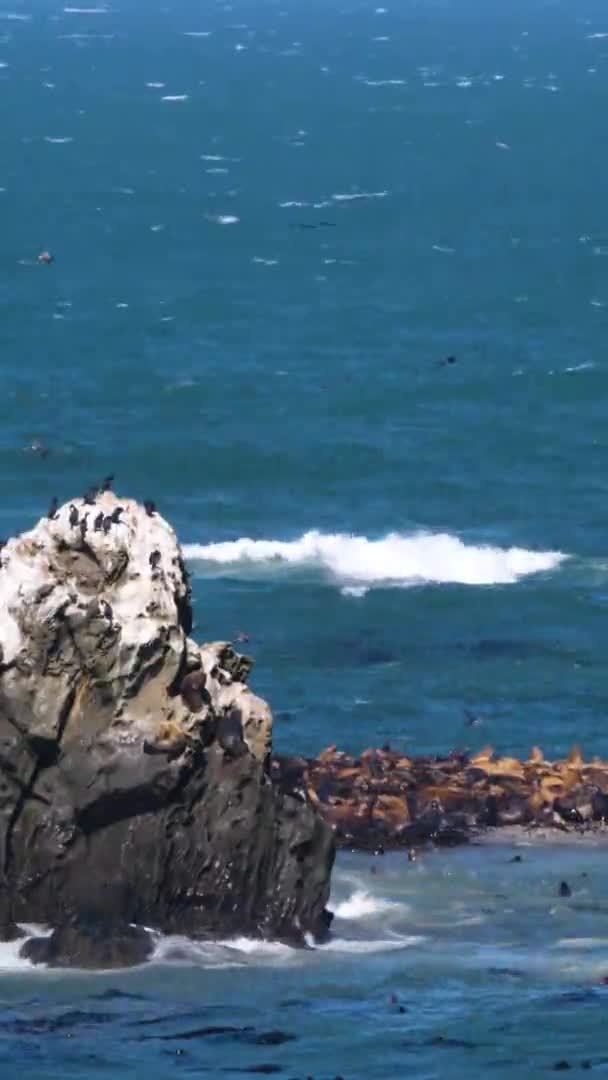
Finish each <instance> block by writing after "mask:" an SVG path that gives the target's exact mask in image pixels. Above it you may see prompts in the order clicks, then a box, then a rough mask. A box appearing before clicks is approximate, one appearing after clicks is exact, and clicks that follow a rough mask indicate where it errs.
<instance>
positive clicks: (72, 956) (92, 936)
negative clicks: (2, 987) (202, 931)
mask: <svg viewBox="0 0 608 1080" xmlns="http://www.w3.org/2000/svg"><path fill="white" fill-rule="evenodd" d="M153 947H154V946H153V941H152V937H151V936H150V934H149V933H148V931H147V930H144V928H143V927H142V926H129V925H128V924H125V923H118V924H117V925H112V924H110V923H107V922H94V921H93V922H89V923H86V922H74V923H72V924H71V925H69V926H61V927H59V929H57V930H54V931H53V933H52V934H50V935H49V936H48V937H39V938H30V939H29V941H26V943H25V945H24V946H23V947H22V949H21V956H23V957H25V958H26V959H27V960H31V961H32V963H33V964H46V965H47V967H62V968H63V967H78V968H89V969H93V970H95V969H98V968H106V969H109V968H123V967H132V966H133V965H134V964H143V963H144V961H145V960H148V959H149V957H150V956H151V954H152V951H153Z"/></svg>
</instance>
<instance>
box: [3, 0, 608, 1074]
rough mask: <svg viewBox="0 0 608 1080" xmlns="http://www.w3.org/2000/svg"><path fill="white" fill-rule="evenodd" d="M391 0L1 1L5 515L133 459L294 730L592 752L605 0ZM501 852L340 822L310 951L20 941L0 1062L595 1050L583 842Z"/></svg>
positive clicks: (138, 478)
mask: <svg viewBox="0 0 608 1080" xmlns="http://www.w3.org/2000/svg"><path fill="white" fill-rule="evenodd" d="M7 4H9V0H7ZM387 5H388V6H387V7H383V6H379V5H378V6H376V4H375V3H374V2H370V3H362V2H355V0H346V2H344V3H341V2H340V0H328V2H325V3H323V4H321V3H318V2H317V0H313V2H311V3H308V4H306V5H304V4H303V3H302V2H301V0H272V2H271V0H255V2H254V0H235V2H234V3H226V4H224V3H215V4H212V3H209V2H208V3H206V4H204V5H200V4H199V5H196V4H194V3H192V2H191V0H180V2H174V3H162V0H150V2H149V3H148V4H146V6H145V10H144V9H143V8H142V5H141V4H136V3H134V2H133V0H116V4H114V3H112V2H111V0H110V2H108V3H107V4H106V3H105V0H103V2H102V0H100V2H99V4H98V3H97V0H91V2H90V3H89V0H83V3H82V6H79V4H78V3H76V2H75V3H74V4H73V5H69V4H66V5H65V6H63V5H62V4H61V2H57V0H19V2H17V0H12V3H10V4H9V6H8V7H6V10H2V11H0V100H1V101H2V155H1V157H0V189H1V190H0V213H1V214H2V233H1V239H0V247H1V252H2V256H1V267H2V269H1V274H0V303H1V306H2V320H1V322H0V341H1V346H2V354H1V355H2V367H1V372H2V389H3V392H2V395H1V396H0V479H1V483H2V491H3V498H2V502H1V506H0V519H1V520H0V532H3V533H4V534H8V533H12V532H14V531H16V530H21V529H23V528H26V527H28V526H29V525H31V524H33V523H34V522H35V521H36V520H37V518H38V517H39V516H40V515H41V513H43V512H44V510H45V508H46V505H47V502H48V500H49V499H50V497H51V496H52V495H54V494H57V495H58V496H59V497H60V498H61V499H63V498H69V497H70V496H72V495H74V493H79V492H80V491H81V490H84V489H85V488H86V487H88V485H89V484H90V482H91V481H92V480H94V479H96V478H97V477H100V476H103V475H105V474H106V473H108V472H110V471H114V472H115V473H116V477H117V480H116V485H115V486H116V490H117V491H118V492H119V493H124V494H129V495H134V496H137V497H141V498H144V497H152V498H154V499H155V500H156V502H157V504H158V506H159V509H160V510H161V511H162V512H163V513H164V514H165V516H167V517H168V518H169V519H170V520H171V521H172V523H173V524H174V525H175V527H176V529H177V531H178V534H179V536H180V538H181V539H182V541H183V543H184V545H185V549H186V554H187V556H188V560H189V564H190V568H191V570H192V572H193V574H194V590H195V601H196V624H197V625H196V634H197V636H199V637H200V638H201V639H210V638H211V639H221V638H232V637H234V636H235V634H237V633H238V632H242V633H245V634H247V635H248V637H249V642H248V644H247V646H246V648H247V649H248V651H250V652H251V654H252V655H253V656H254V658H255V660H256V668H255V671H254V674H253V677H252V683H253V685H254V688H255V689H256V690H257V691H258V692H259V693H261V694H263V695H264V696H266V697H267V698H268V699H269V700H270V702H271V704H272V706H273V709H274V712H275V718H276V719H275V745H276V746H277V748H279V749H280V750H283V751H288V750H294V751H300V752H306V753H314V752H316V751H317V750H319V749H320V748H321V747H322V746H324V745H326V744H328V743H331V742H335V743H338V744H339V745H341V746H342V747H344V748H345V749H350V750H353V751H357V750H360V749H362V748H363V747H364V746H365V745H369V744H376V743H379V742H386V741H390V742H391V743H392V744H393V745H395V746H401V747H403V748H404V749H405V750H407V751H411V752H425V751H429V752H433V751H439V752H445V751H447V750H449V749H451V748H452V747H457V746H458V747H460V746H464V745H466V746H469V747H471V748H472V749H475V748H477V747H478V746H480V745H482V744H484V743H487V742H489V743H491V744H492V745H494V746H495V747H496V748H497V749H500V750H508V751H510V752H517V753H526V752H527V750H528V749H529V747H530V746H531V745H532V744H533V743H540V745H541V746H542V747H543V749H544V750H545V752H546V753H547V755H548V756H552V755H557V754H562V753H564V752H566V751H567V750H568V749H569V748H570V746H571V745H572V744H573V743H575V742H579V743H581V745H582V746H583V749H584V750H585V751H586V752H587V753H589V754H591V753H597V754H599V755H603V756H607V755H608V734H607V731H606V724H605V716H606V704H607V694H606V687H605V679H604V652H605V646H606V618H607V610H606V608H607V604H608V553H607V550H606V541H605V523H604V506H605V503H606V494H607V492H606V488H607V486H608V481H607V480H606V470H605V460H606V459H605V452H604V425H605V399H606V391H607V390H608V382H607V378H608V377H607V372H608V368H607V366H606V358H605V355H604V352H605V349H604V339H605V332H606V319H607V313H608V309H607V305H608V280H607V276H606V266H607V264H606V257H607V256H608V219H607V217H606V200H605V191H604V187H605V185H604V178H605V175H606V171H607V166H608V149H607V145H608V144H607V143H606V139H605V101H606V91H607V81H608V68H607V60H608V16H607V14H606V11H605V4H604V3H602V2H600V0H578V2H577V3H576V4H573V3H571V2H567V0H553V2H549V0H526V2H525V3H524V2H523V0H513V2H512V3H509V4H499V3H498V0H489V2H488V0H398V2H394V0H387ZM42 249H48V250H50V251H51V252H52V253H53V254H54V256H55V261H54V263H53V264H52V265H51V266H45V265H40V264H39V263H38V262H37V255H38V253H39V252H40V251H41V250H42ZM450 356H451V357H454V358H455V361H456V362H455V363H450V364H448V363H444V361H446V360H447V358H448V357H450ZM39 444H43V445H44V446H45V447H47V448H48V449H49V451H50V452H49V453H48V454H45V455H43V454H41V453H39V452H36V451H35V450H32V449H31V448H32V446H34V447H36V446H38V445H39ZM464 708H472V709H474V710H475V711H476V712H479V713H481V714H482V715H483V717H484V720H483V723H482V724H481V725H480V726H479V727H478V728H475V729H469V728H465V726H464V723H463V720H464V715H463V709H464ZM510 857H511V855H510V853H507V852H506V851H505V850H503V849H502V848H501V849H498V850H497V851H494V852H492V853H490V852H489V851H488V849H486V848H484V849H483V850H482V851H479V850H477V849H476V850H474V851H471V852H468V853H458V854H450V855H447V856H446V855H445V854H442V855H440V856H432V857H430V858H427V859H426V860H423V861H422V863H421V864H416V866H415V868H412V867H411V866H407V865H406V866H404V865H403V864H402V862H400V861H399V860H398V859H396V858H395V859H392V860H387V864H386V867H387V868H385V869H384V872H383V873H379V874H374V875H373V876H370V864H369V861H366V860H365V859H359V858H353V859H351V860H349V858H348V857H346V856H342V857H341V858H340V860H339V862H338V868H337V872H336V884H335V896H334V903H335V905H337V906H338V907H339V906H340V905H346V907H344V908H343V909H342V910H343V912H346V917H345V918H344V919H343V921H342V922H341V921H340V920H339V919H338V920H337V923H336V925H337V927H338V929H337V940H338V942H342V945H341V946H340V945H338V946H337V947H335V948H334V949H333V951H332V949H330V950H329V951H327V950H325V951H322V952H320V953H315V954H306V955H302V956H300V955H298V956H294V955H292V954H291V953H285V952H284V951H281V950H280V949H278V948H277V949H274V951H273V949H272V947H267V948H266V949H260V948H256V947H254V946H252V945H251V943H247V942H245V943H241V944H240V947H239V948H238V949H235V948H234V947H228V946H223V945H218V946H217V947H211V946H210V947H209V950H210V951H209V952H208V953H205V952H204V950H203V952H201V951H200V950H199V952H197V951H196V950H195V949H194V947H188V948H187V947H186V946H185V945H184V944H183V943H182V945H180V949H181V952H180V956H181V960H175V959H173V960H172V959H171V955H173V954H171V947H170V945H167V944H166V943H164V944H162V945H161V946H159V949H160V953H159V959H158V962H156V963H155V964H154V965H152V966H150V967H148V968H146V969H145V971H142V972H139V973H133V974H130V975H124V976H120V977H113V978H112V980H110V981H108V978H107V977H105V976H97V977H95V978H86V979H84V978H83V977H80V976H75V975H59V976H57V975H50V974H49V973H43V974H41V973H32V972H29V971H27V970H25V969H24V967H23V966H22V965H20V964H19V963H17V962H16V961H15V958H14V955H13V953H11V951H10V949H8V951H7V952H6V955H5V966H6V967H7V969H9V968H10V973H7V974H6V975H5V976H2V978H1V979H0V997H1V998H2V1000H3V1001H4V1005H5V1011H4V1014H3V1019H2V1020H1V1022H0V1056H2V1055H3V1056H4V1059H5V1060H4V1064H3V1069H4V1073H3V1075H7V1076H9V1077H13V1076H17V1075H21V1073H22V1071H23V1068H24V1066H25V1067H28V1068H29V1069H30V1071H32V1070H33V1073H34V1075H35V1076H36V1077H40V1078H42V1077H53V1078H55V1077H59V1076H62V1077H77V1078H78V1080H81V1078H84V1077H85V1076H86V1077H97V1076H99V1077H101V1076H102V1075H104V1076H112V1077H122V1076H130V1075H137V1073H138V1071H139V1072H143V1071H144V1069H145V1070H146V1071H147V1072H148V1073H149V1075H150V1076H151V1077H152V1078H153V1080H157V1078H161V1077H163V1078H164V1077H166V1076H168V1075H169V1074H171V1075H173V1074H174V1072H175V1071H176V1070H177V1071H178V1072H179V1071H180V1070H181V1071H185V1072H186V1073H188V1072H189V1073H195V1074H198V1073H202V1072H203V1071H205V1070H206V1071H207V1073H209V1074H211V1075H218V1076H219V1075H222V1074H223V1070H237V1071H238V1069H239V1068H249V1067H250V1066H252V1067H253V1066H255V1065H264V1064H268V1065H276V1066H277V1067H278V1068H281V1069H282V1070H283V1071H284V1074H285V1075H286V1076H296V1075H297V1076H307V1075H309V1074H310V1075H314V1076H315V1077H316V1078H317V1080H319V1078H324V1077H332V1076H334V1075H344V1077H347V1078H348V1080H353V1078H355V1077H361V1076H365V1077H372V1076H377V1077H390V1078H392V1077H400V1076H402V1075H404V1074H405V1072H407V1071H408V1070H409V1071H414V1073H415V1075H416V1076H418V1077H422V1076H425V1077H435V1076H447V1075H449V1076H454V1077H460V1076H465V1075H467V1076H468V1075H470V1073H471V1071H473V1073H474V1074H477V1075H486V1073H490V1071H491V1073H492V1075H496V1076H498V1077H512V1076H519V1075H522V1070H524V1071H525V1070H527V1071H528V1072H529V1073H531V1074H538V1073H539V1072H540V1071H541V1070H542V1069H544V1068H548V1067H551V1065H552V1063H554V1062H557V1061H559V1060H561V1059H564V1058H568V1059H572V1062H573V1064H575V1063H576V1062H579V1059H580V1061H582V1060H583V1059H585V1060H589V1061H591V1063H592V1065H593V1067H594V1068H597V1069H600V1068H602V1064H601V1062H600V1057H601V1054H602V1053H604V1054H605V1048H604V1047H603V1044H602V1039H601V1035H602V1020H601V1017H602V1013H603V1007H604V1006H605V1001H604V998H603V991H601V989H597V988H592V987H593V985H594V983H595V982H596V981H597V978H598V977H599V974H600V973H601V969H602V965H603V964H605V963H608V957H607V956H606V951H605V950H606V940H608V939H606V937H605V929H604V926H605V920H606V911H605V908H604V907H603V906H602V896H603V895H605V885H606V880H605V875H606V872H605V869H604V860H603V855H602V854H601V852H600V851H599V849H596V848H595V847H594V848H590V849H589V850H587V849H585V850H584V851H579V852H569V851H567V850H566V849H565V848H562V847H559V848H556V849H553V848H551V849H550V850H548V851H546V852H541V851H537V850H536V849H534V850H532V851H530V852H529V853H527V855H526V859H525V861H524V863H523V864H522V866H519V865H517V866H516V867H514V866H511V864H510V862H509V859H510ZM566 874H572V875H574V877H576V876H577V875H579V876H580V875H583V874H587V875H588V878H581V885H580V893H581V895H580V896H579V899H578V900H576V896H577V894H576V892H575V893H574V897H575V899H573V901H571V902H567V903H565V904H562V906H561V907H559V906H558V907H556V900H555V897H556V890H557V885H558V884H559V880H560V879H561V878H562V877H564V876H565V875H566ZM515 875H517V878H515ZM372 886H373V887H372ZM575 901H576V902H575ZM349 904H350V907H349V906H348V905H349ZM387 904H388V905H389V907H387V906H386V905H387ZM390 905H397V907H394V906H393V907H391V906H390ZM430 909H432V910H433V912H435V913H436V918H432V917H431V916H430V915H429V910H430ZM455 912H460V916H459V918H461V919H462V923H461V928H460V929H459V928H458V927H457V925H456V923H457V922H458V919H457V917H456V915H455ZM425 920H428V921H425ZM462 927H464V929H462ZM410 939H416V940H410ZM563 941H566V942H567V944H566V945H563ZM344 942H346V945H344ZM573 942H574V944H573ZM379 943H380V944H379ZM560 943H562V944H560ZM229 948H233V952H230V951H228V953H226V950H227V949H228V950H229ZM163 950H164V951H163ZM184 950H185V951H184ZM261 987H263V989H260V988H261ZM109 989H110V990H112V994H110V995H109V996H108V995H107V994H106V992H107V991H108V990H109ZM130 993H133V995H134V996H133V997H129V996H125V995H127V994H130ZM103 994H106V997H103V996H102V995H103ZM391 994H395V995H397V996H398V997H399V1000H400V1001H402V1002H403V1005H404V1007H407V1010H408V1011H407V1012H406V1013H405V1014H401V1013H399V1012H398V1011H395V1007H394V1005H391V1006H390V1007H389V1005H387V1001H388V999H389V996H390V995H391ZM117 995H118V996H117ZM120 995H122V996H120ZM291 1000H297V1001H298V1002H300V1004H299V1005H298V1006H293V1007H292V1006H288V1005H285V1002H287V1001H291ZM391 1000H392V999H391ZM195 1013H196V1017H195V1016H194V1014H195ZM66 1014H67V1015H68V1021H66V1022H64V1021H63V1020H62V1017H64V1016H65V1015H66ZM71 1014H74V1015H72V1018H71V1019H69V1017H70V1015H71ZM98 1014H103V1016H104V1017H105V1019H103V1020H100V1019H99V1015H98ZM186 1014H188V1019H187V1023H186V1020H185V1019H184V1024H185V1025H186V1026H185V1027H184V1026H183V1024H182V1019H181V1017H185V1016H186ZM159 1015H160V1016H162V1017H167V1018H168V1019H170V1018H171V1017H173V1016H174V1017H175V1027H174V1028H171V1029H170V1031H172V1032H174V1031H185V1030H186V1029H187V1028H188V1027H190V1029H197V1028H201V1027H212V1026H218V1025H219V1026H227V1025H228V1026H233V1027H236V1028H239V1029H240V1028H253V1029H254V1032H256V1033H257V1034H260V1033H262V1034H263V1033H264V1032H268V1031H274V1030H279V1029H280V1030H285V1031H286V1032H288V1033H290V1034H294V1035H296V1036H297V1039H296V1040H295V1041H289V1042H285V1044H284V1045H283V1044H281V1045H277V1046H274V1047H273V1046H269V1045H268V1044H264V1043H262V1044H261V1046H262V1047H263V1050H262V1049H260V1044H257V1043H255V1041H253V1042H252V1039H253V1040H255V1035H252V1034H251V1031H249V1032H247V1031H245V1032H243V1031H237V1032H236V1033H235V1032H234V1031H233V1032H231V1033H230V1032H228V1033H226V1035H225V1037H223V1036H222V1037H220V1036H217V1035H216V1036H208V1037H203V1036H200V1037H197V1038H189V1039H188V1040H186V1041H185V1042H184V1043H183V1045H182V1044H181V1043H180V1044H179V1045H177V1044H175V1043H174V1041H172V1040H171V1039H166V1040H165V1039H163V1038H160V1037H159V1038H158V1039H156V1038H152V1039H150V1040H147V1039H146V1040H144V1039H141V1040H140V1039H139V1037H138V1036H137V1037H136V1035H132V1034H131V1033H132V1032H137V1031H139V1028H138V1027H137V1024H139V1023H140V1022H141V1021H143V1020H144V1019H146V1020H147V1019H153V1018H154V1017H155V1016H159ZM216 1015H217V1016H220V1017H221V1019H219V1020H217V1021H216V1020H214V1019H208V1018H209V1017H210V1016H211V1017H214V1016H216ZM230 1016H232V1017H233V1020H230V1019H226V1017H230ZM41 1017H44V1018H46V1019H45V1022H46V1020H49V1018H51V1020H53V1018H55V1019H57V1024H55V1026H53V1023H51V1022H50V1021H49V1023H50V1027H48V1028H47V1027H44V1025H43V1024H42V1021H41V1019H40V1018H41ZM91 1017H92V1019H91ZM96 1017H97V1018H96ZM87 1018H88V1019H87ZM41 1025H42V1026H41ZM129 1025H131V1026H129ZM152 1027H153V1026H152ZM142 1030H145V1031H147V1030H149V1029H148V1027H145V1026H144V1027H143V1028H142ZM150 1030H151V1028H150ZM159 1031H161V1032H164V1033H165V1034H167V1033H170V1031H169V1029H168V1028H165V1027H162V1028H159ZM3 1032H4V1033H3ZM68 1036H70V1039H69V1041H66V1040H67V1037H68ZM446 1040H447V1041H446ZM449 1040H453V1041H452V1042H450V1041H449ZM478 1043H479V1044H483V1046H482V1049H481V1050H480V1049H479V1048H478V1046H477V1044H478ZM468 1044H471V1045H468ZM256 1047H257V1049H256ZM483 1047H485V1049H484V1048H483ZM176 1049H183V1050H184V1053H183V1054H178V1055H176V1053H175V1050H176ZM408 1055H409V1056H408ZM412 1055H413V1056H412ZM594 1055H595V1056H594ZM598 1055H599V1057H598ZM606 1067H608V1066H607V1065H606V1062H605V1061H604V1064H603V1068H604V1069H606Z"/></svg>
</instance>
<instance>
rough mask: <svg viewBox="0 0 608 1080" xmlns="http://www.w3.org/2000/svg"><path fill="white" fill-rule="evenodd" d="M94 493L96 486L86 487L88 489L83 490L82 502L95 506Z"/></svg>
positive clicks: (95, 492)
mask: <svg viewBox="0 0 608 1080" xmlns="http://www.w3.org/2000/svg"><path fill="white" fill-rule="evenodd" d="M96 495H97V488H96V487H90V488H89V489H88V491H85V493H84V495H83V496H82V498H83V500H84V502H85V503H86V504H87V506H95V496H96Z"/></svg>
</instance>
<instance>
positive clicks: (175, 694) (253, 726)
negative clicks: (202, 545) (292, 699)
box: [0, 492, 333, 962]
mask: <svg viewBox="0 0 608 1080" xmlns="http://www.w3.org/2000/svg"><path fill="white" fill-rule="evenodd" d="M92 500H94V501H92ZM191 625H192V616H191V607H190V590H189V585H188V578H187V574H186V571H185V568H184V564H183V561H182V557H181V553H180V548H179V545H178V543H177V540H176V537H175V534H174V532H173V530H172V529H171V527H170V526H169V525H168V524H167V522H166V521H165V520H163V518H162V517H161V516H160V515H159V514H158V513H156V511H155V510H154V508H153V507H152V506H151V505H148V506H147V509H144V508H143V507H142V506H140V505H138V504H137V503H135V502H133V501H132V500H128V499H122V500H118V499H117V498H116V496H115V495H114V494H113V493H111V492H104V493H103V494H101V493H96V494H95V495H91V496H89V497H88V501H87V500H86V499H85V500H82V499H75V500H74V502H73V503H71V504H68V505H65V506H62V507H60V508H59V509H57V510H56V512H55V513H54V514H53V513H51V514H50V516H49V517H48V518H44V519H43V520H41V521H40V522H39V523H38V525H37V526H36V527H35V528H34V529H33V530H32V531H31V532H28V533H25V534H24V535H22V536H19V537H17V538H15V539H12V540H9V541H8V543H7V544H6V545H5V546H4V547H3V549H2V551H1V553H0V882H1V888H0V927H1V926H5V927H6V928H7V931H6V932H7V933H11V932H13V929H12V928H14V924H15V923H18V922H24V921H27V922H41V923H46V924H49V925H50V926H52V927H59V928H62V931H63V938H62V943H63V942H65V941H66V940H69V941H71V940H72V937H73V931H74V928H75V927H76V928H78V927H79V926H84V927H87V926H88V927H90V926H91V925H95V926H97V927H99V925H100V924H102V925H104V926H108V927H116V926H118V925H120V926H123V927H124V926H125V925H126V924H129V923H136V924H139V925H140V926H141V925H145V926H148V927H157V928H159V929H161V930H163V931H171V932H183V933H189V934H205V933H207V932H212V933H218V932H219V933H222V934H226V933H230V932H232V931H234V932H237V931H238V932H247V933H254V934H258V935H274V936H280V937H283V938H288V939H292V940H293V939H295V940H301V938H302V936H303V935H304V934H305V933H306V932H311V933H312V934H320V933H322V932H323V931H324V929H325V928H326V926H327V921H328V917H327V915H326V912H325V903H326V900H327V898H328V893H329V877H330V870H331V865H332V860H333V839H332V836H331V831H330V829H329V828H328V826H327V825H325V824H324V823H323V821H322V820H321V818H320V816H319V814H318V812H317V811H316V809H315V808H314V806H313V805H312V803H311V802H310V800H309V798H308V796H307V794H306V792H305V790H304V789H302V788H301V787H297V786H295V787H294V786H293V785H291V786H290V785H289V784H285V783H278V782H274V781H273V780H272V779H271V777H270V770H269V754H270V750H271V740H272V717H271V714H270V710H269V708H268V706H267V705H266V703H265V702H264V701H262V700H261V699H260V698H258V697H256V696H255V694H253V693H252V692H251V691H250V690H249V689H248V687H247V686H246V685H245V679H246V677H247V674H248V672H249V669H250V666H251V663H250V661H249V660H248V659H247V658H245V657H242V656H239V655H238V654H237V653H236V652H234V650H233V649H232V647H231V646H230V645H229V644H227V643H225V642H220V643H213V644H208V645H204V646H198V645H197V644H195V643H194V641H192V640H191V639H190V638H189V636H188V635H189V633H190V631H191ZM66 928H70V930H69V933H67V929H66ZM83 932H84V931H83ZM95 933H96V934H97V935H98V936H99V932H98V930H96V931H95ZM66 934H67V936H66ZM62 950H63V951H62ZM47 951H48V950H47ZM90 951H91V950H89V948H88V946H87V958H88V954H89V952H90ZM92 951H93V953H94V951H95V950H94V949H93V950H92ZM33 952H34V954H36V952H37V950H36V949H34V950H33ZM50 952H51V953H52V952H53V949H51V950H50ZM54 952H55V954H57V955H59V954H61V956H62V957H63V958H64V959H65V956H64V953H65V949H64V948H63V944H62V945H61V948H59V946H57V947H56V948H55V950H54ZM110 952H111V950H110ZM73 954H74V956H75V959H78V948H77V947H76V948H74V950H73ZM107 955H108V950H107V949H106V950H105V952H104V956H107ZM38 956H39V957H41V956H42V953H41V951H40V950H38ZM91 962H93V961H91Z"/></svg>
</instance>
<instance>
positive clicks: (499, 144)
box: [496, 142, 511, 150]
mask: <svg viewBox="0 0 608 1080" xmlns="http://www.w3.org/2000/svg"><path fill="white" fill-rule="evenodd" d="M496 145H497V147H498V149H499V150H510V149H511V147H510V146H509V144H508V143H506V142H497V143H496Z"/></svg>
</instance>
